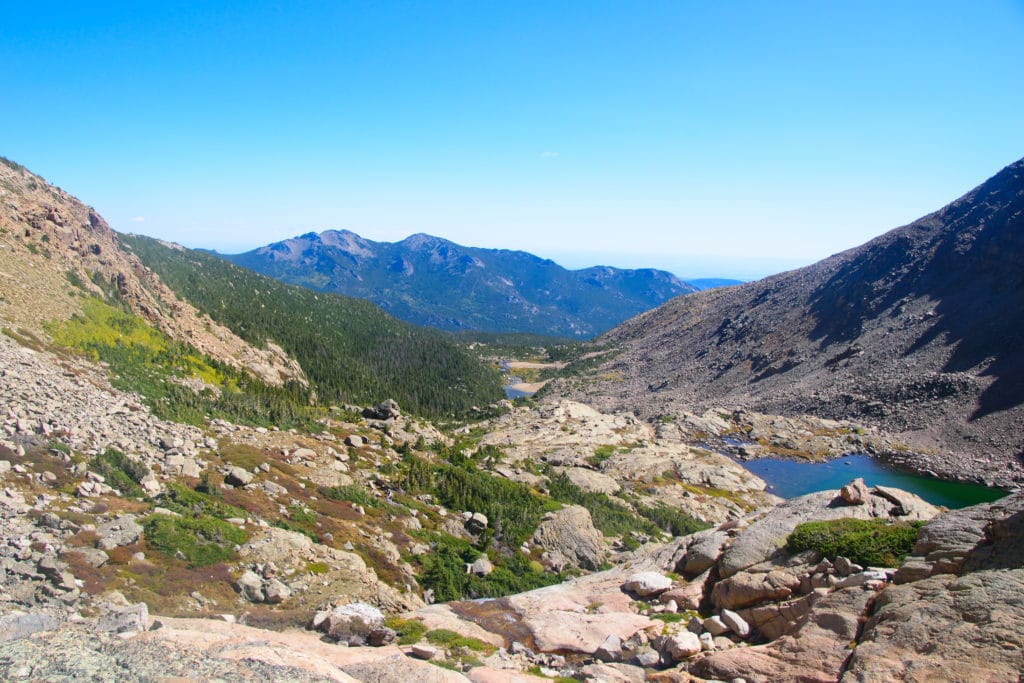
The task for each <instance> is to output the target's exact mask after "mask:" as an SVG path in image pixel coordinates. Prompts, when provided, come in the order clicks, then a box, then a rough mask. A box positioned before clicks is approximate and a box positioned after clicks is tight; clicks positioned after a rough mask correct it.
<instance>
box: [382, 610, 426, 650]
mask: <svg viewBox="0 0 1024 683" xmlns="http://www.w3.org/2000/svg"><path fill="white" fill-rule="evenodd" d="M384 625H385V626H387V627H388V628H390V629H392V630H394V631H395V632H396V633H397V634H398V644H399V645H412V644H414V643H418V642H420V639H422V638H423V634H424V633H426V632H427V627H426V626H424V625H423V622H422V621H420V620H418V619H402V618H400V617H388V618H387V619H385V620H384Z"/></svg>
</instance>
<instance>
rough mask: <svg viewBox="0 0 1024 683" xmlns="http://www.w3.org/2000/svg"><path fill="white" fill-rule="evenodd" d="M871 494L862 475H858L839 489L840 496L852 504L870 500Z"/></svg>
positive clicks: (860, 503) (861, 503)
mask: <svg viewBox="0 0 1024 683" xmlns="http://www.w3.org/2000/svg"><path fill="white" fill-rule="evenodd" d="M869 495H871V493H870V492H869V491H868V487H867V484H865V483H864V479H863V478H862V477H857V478H856V479H854V480H853V481H851V482H850V483H849V484H846V485H845V486H843V488H841V489H839V496H840V497H841V498H842V499H843V500H845V501H846V502H847V503H849V504H850V505H863V504H864V503H866V502H868V500H870V499H869V498H868V496H869Z"/></svg>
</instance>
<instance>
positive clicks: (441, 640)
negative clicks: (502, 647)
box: [427, 628, 495, 654]
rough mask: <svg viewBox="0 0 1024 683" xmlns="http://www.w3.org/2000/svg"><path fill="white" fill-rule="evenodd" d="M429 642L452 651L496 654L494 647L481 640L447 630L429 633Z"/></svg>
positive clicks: (435, 630)
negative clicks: (463, 649) (465, 650)
mask: <svg viewBox="0 0 1024 683" xmlns="http://www.w3.org/2000/svg"><path fill="white" fill-rule="evenodd" d="M427 642H429V643H433V644H434V645H440V646H442V647H447V648H451V649H454V648H458V647H465V648H468V649H470V650H472V651H473V652H486V653H488V654H490V653H492V652H494V649H495V648H494V646H493V645H491V644H490V643H485V642H484V641H482V640H480V639H479V638H470V637H467V636H462V635H459V634H458V633H456V632H455V631H450V630H448V629H446V628H438V629H434V630H433V631H427Z"/></svg>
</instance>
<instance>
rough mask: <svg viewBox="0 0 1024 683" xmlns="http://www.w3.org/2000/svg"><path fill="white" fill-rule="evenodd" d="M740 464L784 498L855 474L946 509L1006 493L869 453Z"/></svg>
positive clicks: (837, 485)
mask: <svg viewBox="0 0 1024 683" xmlns="http://www.w3.org/2000/svg"><path fill="white" fill-rule="evenodd" d="M741 464H742V465H743V466H744V467H746V468H747V469H748V470H750V471H751V472H753V473H754V474H756V475H757V476H759V477H761V478H762V479H764V480H765V482H766V483H767V484H768V491H769V493H774V494H775V495H777V496H781V497H783V498H795V497H797V496H802V495H804V494H807V493H813V492H814V491H826V490H830V489H838V488H840V487H841V486H843V485H844V484H846V483H848V482H849V481H850V480H851V479H855V478H857V477H863V478H864V483H865V484H867V485H868V486H869V487H871V486H875V485H881V486H892V487H894V488H898V489H903V490H904V491H910V492H911V493H916V494H917V495H919V496H921V497H922V498H924V499H925V500H927V501H928V502H929V503H931V504H932V505H943V506H945V507H948V508H962V507H967V506H968V505H976V504H978V503H988V502H991V501H993V500H998V499H1000V498H1002V497H1003V496H1005V495H1006V494H1007V492H1006V491H1004V490H1003V489H999V488H990V487H988V486H982V485H981V484H968V483H964V482H959V481H944V480H942V479H935V478H933V477H925V476H922V475H919V474H910V473H908V472H902V471H900V470H897V469H895V468H893V467H891V466H890V465H887V464H886V463H885V462H883V461H881V460H879V459H877V458H872V457H871V456H868V455H848V456H845V457H842V458H838V459H836V460H830V461H828V462H822V463H815V462H806V461H800V460H784V459H779V458H759V459H757V460H744V461H742V463H741Z"/></svg>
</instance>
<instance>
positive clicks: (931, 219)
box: [0, 160, 1024, 683]
mask: <svg viewBox="0 0 1024 683" xmlns="http://www.w3.org/2000/svg"><path fill="white" fill-rule="evenodd" d="M1022 169H1024V166H1022V163H1021V162H1018V163H1017V164H1014V165H1012V166H1010V167H1008V168H1007V169H1005V170H1004V171H1002V172H1000V173H999V174H997V175H996V176H995V177H994V178H993V179H991V180H989V181H988V182H986V183H985V184H984V185H982V186H981V187H980V188H979V189H977V190H975V191H973V192H972V193H969V194H968V195H967V196H965V197H964V198H961V199H960V200H958V201H956V202H954V203H953V204H950V205H949V206H948V207H946V208H944V209H942V210H940V211H939V212H936V213H935V214H931V215H930V216H927V217H925V218H923V219H921V220H920V221H918V222H915V223H914V224H911V225H910V226H907V227H905V228H900V229H897V230H895V231H893V232H891V233H887V234H886V235H883V236H882V237H880V238H878V239H877V240H874V241H872V242H870V243H868V244H867V245H865V246H864V247H861V248H857V249H854V250H851V251H850V252H845V253H843V254H839V255H836V256H834V257H831V258H830V259H828V260H826V261H824V262H822V263H820V264H817V265H815V266H811V267H809V268H807V269H803V270H799V271H792V272H790V273H783V274H781V275H778V276H774V277H772V278H768V279H766V280H763V281H759V282H754V283H749V284H745V285H738V286H730V287H725V288H717V289H709V290H706V291H703V292H695V293H686V295H685V296H680V297H679V298H672V299H669V300H668V301H667V302H666V303H664V304H662V305H661V306H660V307H658V308H654V309H653V310H649V311H646V312H643V313H640V314H639V315H638V316H636V317H633V318H631V319H629V320H626V321H625V322H623V323H622V324H621V325H619V326H617V327H614V328H613V329H611V330H610V331H608V332H606V333H605V334H604V335H603V336H601V337H599V338H597V339H596V340H594V341H590V342H580V341H579V340H578V339H573V338H572V336H570V337H569V338H565V337H563V338H560V339H545V338H540V337H531V336H522V337H519V336H515V335H511V336H504V335H495V334H494V332H495V329H496V328H495V329H490V328H486V327H485V328H481V329H483V330H484V331H483V332H473V333H470V332H467V331H465V330H464V332H463V334H460V335H449V334H447V333H444V332H441V331H438V330H431V329H426V328H420V327H416V326H414V325H411V324H409V323H407V322H402V321H400V320H398V319H396V318H393V317H391V316H390V315H388V314H386V313H385V312H383V311H381V310H379V309H378V308H376V307H375V306H374V305H372V304H371V303H369V302H367V301H363V300H361V299H353V298H348V297H344V296H339V295H337V294H333V293H328V292H325V291H322V289H323V288H319V289H320V290H321V291H314V290H311V289H306V288H303V287H299V286H294V285H287V284H283V283H281V282H278V281H277V280H274V279H272V278H269V277H266V276H263V275H259V274H257V273H255V272H252V271H249V270H246V269H244V268H241V267H239V266H237V265H234V264H232V263H228V262H227V261H225V260H224V259H222V258H220V257H218V256H216V255H213V254H210V253H207V252H203V251H193V250H188V249H185V248H183V247H180V246H178V245H174V244H171V243H167V242H161V241H158V240H154V239H151V238H147V237H143V236H137V235H121V234H118V233H116V232H114V231H113V230H111V229H110V228H109V226H107V224H106V221H105V220H103V218H102V217H100V216H99V215H98V214H97V213H96V212H95V211H93V210H92V209H90V208H89V207H87V206H86V205H84V204H82V203H81V202H80V201H78V200H77V199H75V198H74V197H71V196H70V195H68V194H67V193H65V192H63V191H62V190H60V189H59V188H57V187H56V186H54V185H51V184H49V183H47V182H46V181H45V180H43V179H42V178H40V177H38V176H36V175H34V174H32V173H31V172H29V171H28V170H27V169H24V168H23V167H21V166H19V165H18V164H16V163H14V162H10V161H6V160H5V163H4V164H2V165H0V247H2V251H0V254H2V259H3V260H2V264H3V265H2V266H0V270H2V271H3V273H0V318H2V322H0V326H2V332H3V334H0V519H2V524H0V677H2V678H4V679H5V680H60V679H62V677H63V678H64V679H66V678H77V679H82V680H120V679H133V680H155V679H166V678H168V677H177V678H182V679H186V680H209V679H223V680H294V681H326V680H333V681H379V682H387V683H391V682H395V683H398V682H402V683H405V682H407V681H412V680H415V681H445V682H449V681H450V682H452V683H455V682H457V681H473V682H474V683H489V682H491V681H515V682H517V683H518V682H526V681H544V680H548V681H550V680H557V681H561V682H562V683H566V682H567V681H594V682H604V681H614V682H616V683H620V682H632V681H638V682H639V681H659V682H661V681H720V680H744V681H748V682H751V683H753V682H755V681H776V680H814V681H843V682H845V683H850V682H852V681H872V680H906V681H930V680H994V681H1014V680H1017V679H1018V678H1019V672H1020V671H1021V670H1022V669H1024V655H1022V652H1024V640H1022V638H1021V636H1020V632H1019V628H1018V625H1019V623H1020V620H1021V619H1022V618H1024V601H1022V598H1021V596H1022V595H1024V557H1022V555H1021V548H1020V544H1019V543H1018V542H1017V541H1018V539H1019V537H1020V535H1021V534H1022V533H1024V526H1022V519H1024V493H1022V492H1021V491H1020V489H1019V486H1020V483H1021V481H1022V479H1024V462H1022V461H1021V458H1022V456H1024V446H1022V442H1021V440H1020V434H1021V430H1020V429H1019V428H1020V426H1021V425H1020V420H1021V415H1022V412H1021V410H1022V408H1021V399H1022V396H1021V395H1020V393H1019V392H1018V391H1017V389H1018V388H1019V386H1020V379H1021V378H1020V376H1019V372H1018V371H1019V369H1020V367H1022V366H1021V363H1020V357H1019V354H1020V349H1021V348H1022V347H1021V346H1020V345H1018V344H1016V342H1017V341H1018V337H1019V336H1020V330H1019V329H1018V324H1017V323H1018V322H1019V321H1020V320H1021V319H1024V318H1022V317H1021V316H1020V315H1019V314H1020V313H1021V312H1022V311H1021V308H1020V307H1021V298H1020V292H1021V291H1024V290H1022V289H1021V288H1020V287H1018V286H1017V285H1018V284H1024V283H1020V282H1019V280H1020V277H1021V275H1020V272H1019V269H1018V268H1017V267H1016V264H1017V263H1018V262H1019V258H1018V256H1019V254H1020V249H1019V248H1020V246H1021V241H1020V237H1019V236H1020V227H1021V226H1020V222H1021V220H1022V218H1021V216H1022V215H1024V214H1022V212H1021V209H1020V206H1021V198H1022V197H1024V175H1022V174H1024V170H1022ZM299 239H300V241H302V244H301V245H296V244H290V245H289V244H286V246H285V247H278V248H276V249H275V248H268V249H270V250H271V251H272V252H274V253H281V254H291V255H293V256H295V258H296V259H299V260H301V259H304V258H307V257H308V256H309V254H308V253H307V251H308V250H309V249H313V250H314V251H315V249H314V246H313V245H314V244H315V243H317V242H319V243H322V244H321V246H318V247H316V249H320V248H326V247H324V246H323V245H324V244H326V245H327V246H331V245H332V244H333V246H334V247H338V245H341V246H343V247H344V249H342V251H344V252H345V253H349V254H352V253H356V252H360V251H361V250H362V251H373V250H378V251H381V252H383V251H384V250H385V246H384V245H383V244H370V243H368V242H366V241H363V240H361V238H358V236H355V235H354V234H352V233H331V234H328V233H323V234H321V235H319V236H318V235H313V234H310V235H304V236H302V238H299ZM410 239H411V240H412V239H413V238H410ZM407 241H408V240H407ZM413 241H414V242H416V243H417V244H420V243H422V245H426V246H428V247H429V250H430V251H429V253H430V254H432V255H433V256H432V257H431V258H433V257H437V258H441V257H445V258H446V259H448V257H449V256H450V257H451V258H452V259H455V261H457V262H460V263H462V262H463V261H464V259H463V260H462V261H460V260H459V259H462V257H463V254H462V252H461V249H460V248H458V246H457V245H454V244H452V243H446V242H444V241H443V240H438V239H436V238H429V237H427V236H419V237H417V238H416V239H415V240H413ZM292 242H294V241H292ZM327 242H330V243H331V244H327ZM406 246H407V247H408V246H415V245H406ZM300 247H301V249H300ZM339 248H340V247H339ZM304 250H307V251H304ZM298 254H304V255H303V256H301V258H300V257H299V256H296V255H298ZM357 255H358V254H357ZM506 255H507V254H506ZM364 256H365V255H364ZM470 256H471V257H473V258H479V259H480V260H481V261H483V260H484V257H483V256H482V255H480V254H476V253H475V252H471V253H470ZM410 258H412V257H410ZM522 258H526V256H523V257H522ZM293 260H294V259H293ZM450 261H451V259H448V260H446V263H449V265H450ZM332 267H333V266H332ZM411 267H413V268H414V269H415V268H419V267H420V266H419V265H418V262H417V263H416V264H413V266H411ZM473 267H474V268H476V266H473ZM467 268H468V269H470V270H472V268H470V267H469V266H468V265H467ZM648 275H650V274H648ZM595 277H596V276H595ZM609 277H610V276H609ZM645 277H647V276H645ZM650 277H652V278H653V279H654V280H659V281H660V279H661V277H660V276H659V275H658V274H657V273H655V274H654V275H650ZM670 284H673V286H674V287H676V288H678V283H670ZM644 286H647V285H644ZM667 291H668V290H666V292H667ZM673 291H675V290H673ZM676 293H682V292H676ZM387 296H389V297H391V296H393V293H392V294H388V295H387ZM659 296H660V295H659ZM395 298H396V299H398V297H395ZM665 298H666V299H667V298H668V295H667V294H666V296H665ZM663 300H664V299H663ZM657 303H661V302H657ZM650 305H651V306H653V305H655V303H651V304H650ZM647 307H648V308H649V307H650V306H647ZM621 310H625V309H621ZM637 312H639V311H637ZM551 315H552V316H554V317H556V318H557V317H558V316H559V315H560V314H555V313H552V314H551ZM570 322H571V321H570ZM594 324H595V327H594V328H593V329H592V330H591V331H596V330H597V329H598V326H597V323H594ZM602 324H603V323H602ZM609 324H612V323H609ZM452 327H455V328H459V329H461V328H463V327H464V326H463V325H462V324H461V323H460V324H459V325H453V326H452ZM537 329H538V330H540V331H544V332H551V331H558V332H561V333H563V334H565V333H566V330H565V329H564V328H555V327H551V326H550V325H548V324H547V323H545V324H539V323H538V325H537ZM575 329H579V330H583V327H581V326H579V325H576V327H575ZM587 329H591V328H587ZM588 334H589V332H588ZM499 369H504V370H506V372H507V374H508V375H516V376H517V377H518V379H520V380H522V382H517V383H515V385H514V386H516V387H517V388H519V389H520V390H521V391H524V392H529V393H530V394H532V395H530V396H522V397H520V398H517V399H516V400H514V401H510V400H507V399H505V398H503V396H502V385H503V382H502V377H501V373H500V372H499ZM534 391H535V392H536V393H533V392H534ZM854 454H860V455H857V457H864V455H863V454H869V455H870V456H878V457H881V456H884V457H885V458H887V459H890V460H894V461H898V462H899V463H900V464H901V465H902V466H904V467H908V468H910V469H912V470H914V471H916V472H925V473H931V474H934V475H938V476H940V477H943V478H951V479H964V480H971V481H975V482H980V483H981V484H983V485H988V486H991V485H992V484H999V485H1001V486H1003V487H1004V489H999V490H996V489H991V488H987V489H985V491H987V492H988V493H990V494H991V495H990V496H989V495H981V496H980V497H979V499H978V501H977V504H972V505H966V506H964V507H959V505H958V504H957V505H954V504H953V503H951V502H949V501H946V502H945V503H943V504H945V505H948V508H947V507H942V506H941V505H939V504H936V503H937V501H936V500H931V499H929V497H928V493H927V487H925V488H923V489H920V492H921V495H915V493H912V492H909V491H906V490H902V488H901V487H899V486H898V485H896V484H894V482H892V481H889V480H884V481H882V480H877V481H876V480H873V479H872V476H873V475H872V474H870V473H871V472H872V470H870V469H868V468H866V469H865V471H866V472H868V474H865V475H864V477H863V478H858V477H856V476H852V475H851V476H849V477H845V476H843V475H842V474H838V475H835V476H834V478H833V479H831V480H829V481H828V482H827V484H826V485H823V486H821V487H819V488H815V487H813V485H812V486H811V487H810V489H813V490H808V491H807V492H804V491H801V492H800V495H795V494H794V495H787V497H785V498H783V497H780V496H778V495H775V492H776V490H775V489H772V488H769V486H768V484H767V483H766V481H765V480H764V479H762V478H761V477H759V476H757V475H756V474H755V473H754V472H752V471H751V469H752V468H751V469H748V468H747V467H745V466H744V465H745V464H747V463H751V462H755V463H756V461H757V459H759V458H772V459H778V460H780V461H783V462H791V463H798V462H799V463H812V462H817V463H823V462H828V463H830V464H832V465H835V466H836V467H837V468H839V469H840V470H842V468H843V465H842V462H843V459H844V458H850V457H851V456H852V455H854ZM872 462H873V461H872ZM793 471H795V470H793ZM783 476H787V475H783ZM790 476H792V475H790ZM865 479H866V481H865ZM787 493H789V492H788V491H787ZM971 502H974V501H971ZM954 508H955V509H954Z"/></svg>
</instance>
